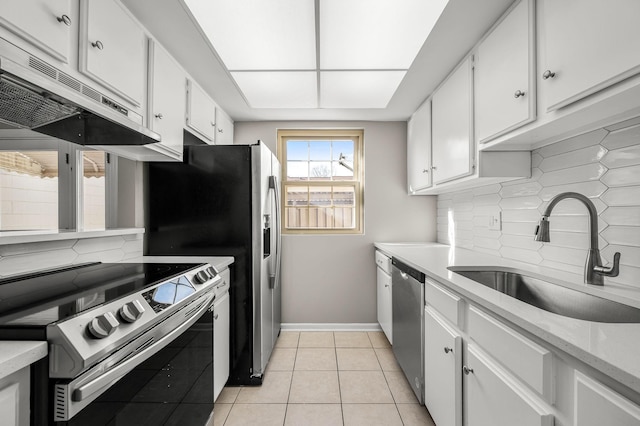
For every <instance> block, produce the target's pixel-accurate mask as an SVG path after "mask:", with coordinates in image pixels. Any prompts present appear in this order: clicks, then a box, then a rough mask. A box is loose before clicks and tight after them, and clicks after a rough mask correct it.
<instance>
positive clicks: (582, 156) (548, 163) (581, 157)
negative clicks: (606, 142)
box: [538, 145, 608, 173]
mask: <svg viewBox="0 0 640 426" xmlns="http://www.w3.org/2000/svg"><path fill="white" fill-rule="evenodd" d="M607 151H608V150H607V148H605V147H603V146H601V145H593V146H589V147H586V148H582V149H577V150H575V151H571V152H567V153H564V154H559V155H554V156H552V157H547V158H545V159H544V160H542V162H541V163H540V165H539V166H538V168H539V169H540V170H542V171H543V172H545V173H547V172H551V171H555V170H561V169H568V168H570V167H576V166H582V165H584V164H589V163H597V162H598V161H600V159H602V157H604V156H605V154H607Z"/></svg>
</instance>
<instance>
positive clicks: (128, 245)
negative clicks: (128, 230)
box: [121, 240, 143, 253]
mask: <svg viewBox="0 0 640 426" xmlns="http://www.w3.org/2000/svg"><path fill="white" fill-rule="evenodd" d="M121 249H122V251H123V252H125V253H133V252H137V251H142V249H143V244H142V240H129V241H125V242H124V244H123V245H122V248H121Z"/></svg>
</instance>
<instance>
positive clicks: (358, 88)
mask: <svg viewBox="0 0 640 426" xmlns="http://www.w3.org/2000/svg"><path fill="white" fill-rule="evenodd" d="M405 74H406V71H326V72H325V71H323V72H321V73H320V107H321V108H385V107H386V106H387V104H388V103H389V101H390V100H391V97H392V96H393V94H394V93H395V91H396V89H397V88H398V86H399V85H400V82H401V81H402V79H403V78H404V75H405Z"/></svg>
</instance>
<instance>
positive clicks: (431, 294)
mask: <svg viewBox="0 0 640 426" xmlns="http://www.w3.org/2000/svg"><path fill="white" fill-rule="evenodd" d="M424 302H425V303H426V304H427V305H431V306H432V307H434V308H435V309H436V310H437V311H438V312H439V313H440V314H441V315H442V316H444V317H445V318H446V319H447V320H449V321H450V322H451V323H452V324H454V325H456V326H460V320H459V319H460V315H461V313H462V303H463V301H462V299H461V298H459V297H458V296H456V295H455V294H453V293H451V292H450V291H448V290H445V289H444V288H443V287H442V286H440V285H438V284H435V283H434V282H433V281H431V280H429V279H427V280H426V281H425V283H424Z"/></svg>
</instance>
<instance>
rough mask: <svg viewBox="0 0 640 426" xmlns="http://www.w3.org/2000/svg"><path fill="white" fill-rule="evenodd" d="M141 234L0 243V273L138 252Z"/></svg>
mask: <svg viewBox="0 0 640 426" xmlns="http://www.w3.org/2000/svg"><path fill="white" fill-rule="evenodd" d="M142 245H143V237H142V234H132V235H118V236H110V237H98V238H84V239H76V240H62V241H45V242H39V243H24V244H6V245H0V277H6V276H9V275H15V274H21V273H26V272H31V271H34V270H39V269H50V268H56V267H60V266H64V265H69V264H78V263H86V262H122V261H125V260H129V259H139V258H140V256H142Z"/></svg>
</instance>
